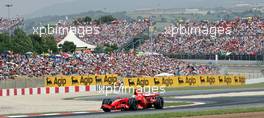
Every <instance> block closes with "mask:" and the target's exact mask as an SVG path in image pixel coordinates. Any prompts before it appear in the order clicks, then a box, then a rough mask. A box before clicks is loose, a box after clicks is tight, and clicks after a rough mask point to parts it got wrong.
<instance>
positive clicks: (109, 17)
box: [98, 15, 116, 23]
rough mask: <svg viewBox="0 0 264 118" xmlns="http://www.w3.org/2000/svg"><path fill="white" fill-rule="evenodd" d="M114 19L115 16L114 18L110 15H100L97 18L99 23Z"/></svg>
mask: <svg viewBox="0 0 264 118" xmlns="http://www.w3.org/2000/svg"><path fill="white" fill-rule="evenodd" d="M114 20H116V18H114V17H113V16H111V15H108V16H102V17H100V18H99V19H98V21H99V22H100V23H111V22H112V21H114Z"/></svg>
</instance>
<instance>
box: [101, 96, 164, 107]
mask: <svg viewBox="0 0 264 118" xmlns="http://www.w3.org/2000/svg"><path fill="white" fill-rule="evenodd" d="M163 105H164V99H163V98H162V97H161V96H160V95H159V94H157V93H153V94H146V93H138V92H136V91H135V93H134V95H133V96H132V97H131V98H119V99H103V102H102V106H101V109H103V111H104V112H111V110H121V111H128V110H139V109H147V108H155V109H162V108H163Z"/></svg>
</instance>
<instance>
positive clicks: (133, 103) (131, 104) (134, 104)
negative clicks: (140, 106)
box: [128, 98, 137, 110]
mask: <svg viewBox="0 0 264 118" xmlns="http://www.w3.org/2000/svg"><path fill="white" fill-rule="evenodd" d="M128 105H129V110H137V100H136V99H135V98H129V100H128Z"/></svg>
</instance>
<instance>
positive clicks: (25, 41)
mask: <svg viewBox="0 0 264 118" xmlns="http://www.w3.org/2000/svg"><path fill="white" fill-rule="evenodd" d="M11 43H12V44H11V45H12V46H11V50H12V51H14V52H16V53H22V54H23V53H26V52H29V51H33V43H32V41H31V39H30V37H29V36H27V34H26V33H25V32H24V31H22V30H21V29H16V30H15V33H14V37H13V40H12V39H11Z"/></svg>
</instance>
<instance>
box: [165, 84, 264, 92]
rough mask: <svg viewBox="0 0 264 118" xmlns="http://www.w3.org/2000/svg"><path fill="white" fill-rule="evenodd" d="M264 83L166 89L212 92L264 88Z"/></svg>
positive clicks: (169, 89)
mask: <svg viewBox="0 0 264 118" xmlns="http://www.w3.org/2000/svg"><path fill="white" fill-rule="evenodd" d="M263 86H264V83H258V84H249V85H241V86H211V87H179V88H165V90H166V91H175V90H210V89H241V88H263Z"/></svg>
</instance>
